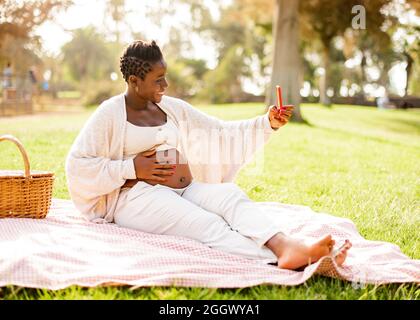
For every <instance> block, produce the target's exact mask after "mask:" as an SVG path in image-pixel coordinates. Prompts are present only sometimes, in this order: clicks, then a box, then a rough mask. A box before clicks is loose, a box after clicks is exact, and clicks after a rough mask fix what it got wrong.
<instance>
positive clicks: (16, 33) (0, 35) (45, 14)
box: [0, 0, 72, 48]
mask: <svg viewBox="0 0 420 320" xmlns="http://www.w3.org/2000/svg"><path fill="white" fill-rule="evenodd" d="M71 2H72V1H70V0H64V1H62V0H44V1H39V0H34V1H12V0H2V1H1V2H0V48H1V46H2V43H3V40H4V37H6V35H9V36H12V37H14V38H20V39H29V38H30V37H31V36H32V34H31V33H32V31H33V29H34V27H36V26H39V25H40V24H42V23H43V22H44V21H46V20H48V19H50V18H51V17H52V16H53V14H54V13H56V12H57V11H58V10H61V9H63V8H66V7H68V6H69V5H70V4H71Z"/></svg>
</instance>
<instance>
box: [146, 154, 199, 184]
mask: <svg viewBox="0 0 420 320" xmlns="http://www.w3.org/2000/svg"><path fill="white" fill-rule="evenodd" d="M156 161H157V162H159V163H162V164H163V163H170V164H175V165H176V168H175V169H174V170H175V173H174V174H173V175H172V176H162V177H163V178H165V179H166V181H165V182H157V181H155V180H144V182H146V183H148V184H151V185H156V184H161V185H165V186H168V187H171V188H177V189H178V188H184V187H186V186H188V185H189V184H190V183H191V181H192V174H191V171H190V167H189V165H188V163H187V161H186V159H185V158H184V157H183V156H182V154H181V153H180V152H179V151H178V150H177V149H175V148H174V149H169V150H162V151H157V152H156Z"/></svg>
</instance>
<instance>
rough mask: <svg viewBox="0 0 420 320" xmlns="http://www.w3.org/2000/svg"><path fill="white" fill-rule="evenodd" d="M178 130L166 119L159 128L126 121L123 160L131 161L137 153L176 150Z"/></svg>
mask: <svg viewBox="0 0 420 320" xmlns="http://www.w3.org/2000/svg"><path fill="white" fill-rule="evenodd" d="M178 138H179V130H178V128H177V126H176V125H175V123H174V122H173V121H172V120H171V119H170V118H169V117H167V122H166V123H165V124H163V125H161V126H154V127H141V126H136V125H134V124H132V123H130V122H128V121H127V126H126V132H125V139H124V156H123V157H124V159H132V158H134V157H135V156H136V155H137V154H138V153H140V152H143V151H146V150H149V149H151V148H152V147H154V146H157V147H156V151H160V150H168V149H172V148H176V147H177V145H178Z"/></svg>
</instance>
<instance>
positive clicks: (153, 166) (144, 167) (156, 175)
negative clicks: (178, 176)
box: [134, 148, 176, 182]
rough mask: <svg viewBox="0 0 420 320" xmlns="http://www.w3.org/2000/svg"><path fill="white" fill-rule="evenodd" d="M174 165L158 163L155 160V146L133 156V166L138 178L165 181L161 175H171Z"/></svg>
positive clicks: (173, 171)
mask: <svg viewBox="0 0 420 320" xmlns="http://www.w3.org/2000/svg"><path fill="white" fill-rule="evenodd" d="M175 167H176V166H175V165H173V164H160V163H158V162H157V161H156V148H153V149H150V150H146V151H143V152H141V153H139V154H138V155H137V156H136V157H135V158H134V168H135V170H136V176H137V179H138V180H154V181H158V182H165V181H166V179H165V178H163V177H161V176H171V175H173V174H174V173H175V170H174V169H175Z"/></svg>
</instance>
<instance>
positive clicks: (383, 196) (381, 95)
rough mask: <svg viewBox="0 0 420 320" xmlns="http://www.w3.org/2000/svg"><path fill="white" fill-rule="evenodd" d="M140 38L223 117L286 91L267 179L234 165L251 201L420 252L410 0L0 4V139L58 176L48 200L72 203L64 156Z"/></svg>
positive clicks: (338, 295) (10, 293) (190, 96)
mask: <svg viewBox="0 0 420 320" xmlns="http://www.w3.org/2000/svg"><path fill="white" fill-rule="evenodd" d="M279 22H280V23H279ZM134 39H144V40H156V41H157V42H158V44H159V45H160V46H161V48H162V51H163V53H164V56H165V59H166V61H167V63H168V75H167V77H168V81H169V85H170V87H169V88H168V95H172V96H175V97H179V98H182V99H185V100H187V101H189V102H191V103H193V104H194V105H195V106H196V107H198V108H200V109H201V110H203V111H205V112H207V113H209V114H212V115H215V116H218V117H220V118H223V119H229V120H231V119H232V120H233V119H245V118H250V117H253V116H256V115H258V114H262V113H263V112H265V111H266V108H267V106H268V105H270V104H274V103H275V99H274V94H275V90H274V87H275V85H277V84H280V85H281V86H282V88H283V93H284V97H283V101H284V102H285V103H288V104H294V105H295V106H296V108H295V113H294V114H293V117H292V119H291V123H289V124H288V125H287V126H285V127H283V128H281V129H280V130H281V131H280V132H279V133H278V134H276V135H274V136H273V138H272V139H271V140H270V142H269V144H268V145H267V147H266V149H265V154H264V157H265V162H264V166H265V167H264V173H263V174H261V176H260V177H258V179H255V177H254V176H252V174H251V171H250V170H248V169H247V168H244V169H243V170H242V171H241V174H240V175H239V177H238V180H237V182H238V184H239V185H240V186H241V187H242V188H243V189H244V190H245V191H246V192H247V194H248V195H249V196H250V197H251V198H252V199H254V200H257V201H279V202H284V203H292V204H303V205H307V206H309V207H311V208H312V209H313V210H315V211H319V212H327V213H330V214H334V215H337V216H343V217H347V218H350V219H352V220H353V221H354V222H355V223H356V225H357V227H358V230H359V231H360V233H361V234H362V235H363V236H364V237H366V238H368V239H371V240H379V241H389V242H392V243H395V244H397V245H398V246H400V248H401V250H402V251H403V252H404V253H405V254H407V255H408V256H410V257H412V258H414V259H419V258H420V249H419V243H420V241H419V234H418V226H419V225H420V224H419V217H420V214H419V213H420V212H419V209H418V208H419V207H420V206H419V199H420V188H419V180H418V177H419V173H420V166H419V161H418V159H419V156H420V152H419V150H420V148H419V147H420V143H419V141H420V139H419V135H420V112H419V109H418V108H419V107H420V97H419V96H420V56H419V49H420V5H419V2H418V1H409V0H368V1H362V0H359V1H356V0H334V1H333V0H331V1H327V0H300V1H298V0H242V1H240V0H230V1H212V0H203V1H193V0H174V1H164V0H162V1H129V0H126V1H124V0H109V1H106V0H103V1H99V0H98V1H95V0H88V1H79V0H73V1H67V0H66V1H56V0H45V1H24V0H22V1H8V0H5V1H0V68H1V70H2V71H3V72H2V74H1V77H2V81H1V83H2V86H0V87H1V89H0V90H1V95H0V99H1V100H0V134H6V133H8V134H13V135H15V136H16V137H18V138H19V139H20V140H21V141H22V142H23V144H24V145H25V147H26V149H27V151H28V153H29V157H30V160H31V165H32V168H33V169H37V170H50V171H53V172H55V174H56V180H55V184H54V197H57V198H69V195H68V191H67V187H66V183H65V175H64V160H65V156H66V154H67V152H68V151H69V148H70V146H71V143H72V142H73V140H74V138H75V137H76V135H77V133H78V132H79V131H80V129H81V127H82V126H83V124H84V122H85V121H86V120H87V119H88V117H89V115H90V114H91V113H92V112H93V111H94V110H95V108H96V107H97V106H98V105H99V103H101V102H102V101H103V100H105V99H107V98H109V97H111V96H112V95H114V94H118V93H120V92H122V91H123V90H124V88H125V83H124V81H123V79H122V76H121V74H120V72H119V57H120V55H121V53H122V50H123V48H124V46H125V45H127V44H128V43H129V42H130V41H132V40H134ZM8 66H9V67H8ZM5 71H6V72H5ZM15 149H16V148H15V147H14V146H12V145H8V144H6V143H3V144H2V145H0V168H1V169H22V160H21V159H20V156H19V153H18V152H17V150H15ZM419 296H420V291H419V289H418V288H417V287H416V286H415V285H387V286H379V287H378V286H372V285H366V286H360V285H359V284H358V285H354V284H351V283H345V282H342V281H338V280H333V279H327V278H322V277H315V278H313V279H311V280H309V281H308V282H306V283H305V284H304V285H301V286H297V287H293V288H290V287H271V286H256V287H253V288H249V289H240V290H222V289H219V290H216V289H215V290H213V289H197V288H195V289H194V288H193V289H189V288H151V289H148V288H140V289H137V290H135V291H130V290H129V288H128V289H127V288H124V287H121V288H97V289H84V288H79V287H71V288H69V289H66V290H59V291H57V292H53V291H48V290H34V289H27V288H19V287H12V286H11V287H6V288H0V297H2V298H6V299H25V298H30V299H33V298H35V299H39V298H45V299H51V298H65V299H74V298H88V299H89V298H90V299H95V298H102V299H113V298H120V299H131V298H152V299H166V298H168V299H182V298H195V299H226V298H236V299H244V298H247V299H249V298H252V299H282V298H283V299H416V298H419Z"/></svg>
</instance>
